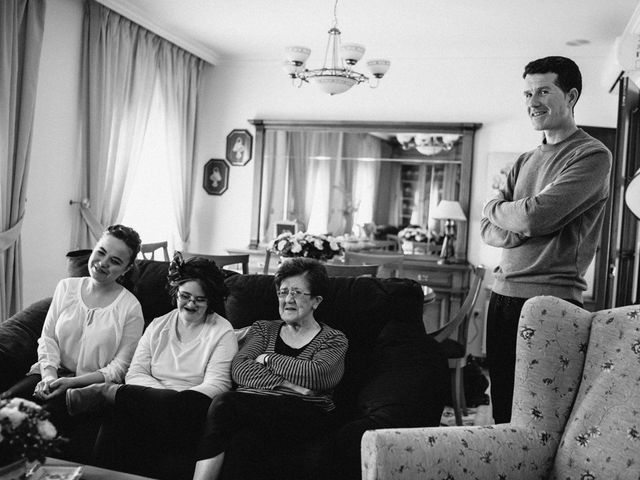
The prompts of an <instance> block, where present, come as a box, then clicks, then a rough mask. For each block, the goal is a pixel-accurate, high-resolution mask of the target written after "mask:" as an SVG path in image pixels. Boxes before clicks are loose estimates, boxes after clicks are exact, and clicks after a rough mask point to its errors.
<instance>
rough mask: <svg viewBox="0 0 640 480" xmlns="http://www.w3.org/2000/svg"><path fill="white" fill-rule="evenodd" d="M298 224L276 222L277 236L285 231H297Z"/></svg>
mask: <svg viewBox="0 0 640 480" xmlns="http://www.w3.org/2000/svg"><path fill="white" fill-rule="evenodd" d="M297 231H298V224H297V223H296V222H276V237H277V236H278V235H281V234H283V233H284V232H291V233H296V232H297Z"/></svg>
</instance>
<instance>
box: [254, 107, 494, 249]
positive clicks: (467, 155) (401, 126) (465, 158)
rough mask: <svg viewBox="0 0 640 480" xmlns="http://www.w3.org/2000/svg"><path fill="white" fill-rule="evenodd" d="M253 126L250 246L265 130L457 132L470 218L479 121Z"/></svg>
mask: <svg viewBox="0 0 640 480" xmlns="http://www.w3.org/2000/svg"><path fill="white" fill-rule="evenodd" d="M248 121H249V123H250V124H252V125H253V126H254V127H255V152H254V159H255V160H254V161H255V164H254V174H253V205H252V211H251V238H250V242H249V248H252V249H257V248H259V247H260V242H261V240H262V239H261V238H260V211H261V208H262V205H261V200H262V175H263V170H264V168H263V167H264V162H265V160H264V147H265V144H264V143H265V138H266V135H265V134H266V132H267V131H268V130H297V131H301V130H324V131H327V130H328V131H339V132H396V133H400V132H401V133H429V132H434V133H436V132H437V133H456V134H460V135H462V137H461V140H460V141H461V142H462V147H461V153H460V157H461V171H460V198H459V199H458V201H459V202H460V206H461V207H462V210H463V211H464V213H465V215H466V216H467V218H469V203H470V199H471V172H472V167H473V143H474V137H475V132H476V130H478V129H479V128H480V127H481V126H482V124H481V123H434V122H366V121H346V120H344V121H330V120H265V119H250V120H248ZM467 224H468V222H463V223H461V224H460V225H459V226H458V239H459V240H458V243H457V244H458V251H456V260H458V261H465V260H466V256H467V230H468V226H467Z"/></svg>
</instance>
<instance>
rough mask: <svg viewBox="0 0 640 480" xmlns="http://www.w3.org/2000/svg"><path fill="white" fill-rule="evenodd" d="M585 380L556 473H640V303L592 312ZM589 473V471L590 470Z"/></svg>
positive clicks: (599, 475) (558, 455)
mask: <svg viewBox="0 0 640 480" xmlns="http://www.w3.org/2000/svg"><path fill="white" fill-rule="evenodd" d="M591 315H592V318H593V321H592V324H591V335H590V338H589V340H588V345H587V342H585V343H584V344H581V347H580V348H581V349H584V350H585V351H586V359H585V362H584V371H583V372H582V383H581V384H580V390H579V391H578V394H577V397H576V401H575V404H574V406H573V410H572V411H571V416H570V421H569V422H568V424H567V426H566V428H565V430H564V434H563V436H562V440H561V442H560V446H559V448H558V452H557V453H556V457H555V462H554V466H553V473H552V476H551V478H620V479H637V478H638V477H639V476H640V305H631V306H626V307H618V308H614V309H611V310H602V311H600V312H597V313H595V314H591ZM585 472H588V473H589V474H590V476H589V475H585Z"/></svg>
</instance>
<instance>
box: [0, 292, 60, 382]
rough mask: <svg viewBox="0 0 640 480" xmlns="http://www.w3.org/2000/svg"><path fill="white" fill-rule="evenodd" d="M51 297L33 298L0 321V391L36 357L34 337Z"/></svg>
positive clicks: (24, 371)
mask: <svg viewBox="0 0 640 480" xmlns="http://www.w3.org/2000/svg"><path fill="white" fill-rule="evenodd" d="M51 300H52V299H51V298H45V299H43V300H40V301H38V302H35V303H33V304H31V305H30V306H28V307H27V308H25V309H24V310H22V311H20V312H18V313H16V314H15V315H13V316H12V317H11V318H8V319H7V320H6V321H4V322H2V323H1V324H0V365H2V367H1V368H0V392H3V391H5V390H6V389H7V388H9V387H11V386H12V385H13V384H14V383H16V382H17V381H18V380H20V378H22V377H23V376H24V375H25V374H26V373H27V372H28V371H29V368H30V367H31V365H33V364H34V363H35V362H36V360H37V359H38V358H37V348H38V338H40V332H41V331H42V326H43V325H44V319H45V317H46V316H47V312H48V311H49V305H51Z"/></svg>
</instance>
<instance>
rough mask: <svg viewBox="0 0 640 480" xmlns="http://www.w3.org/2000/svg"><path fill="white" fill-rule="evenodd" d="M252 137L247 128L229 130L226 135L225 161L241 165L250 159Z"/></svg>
mask: <svg viewBox="0 0 640 480" xmlns="http://www.w3.org/2000/svg"><path fill="white" fill-rule="evenodd" d="M252 147H253V137H252V136H251V134H250V133H249V132H248V131H247V130H231V133H229V135H227V156H226V158H227V162H229V163H230V164H231V165H236V166H243V165H246V164H247V162H248V161H249V160H251V151H252Z"/></svg>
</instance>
